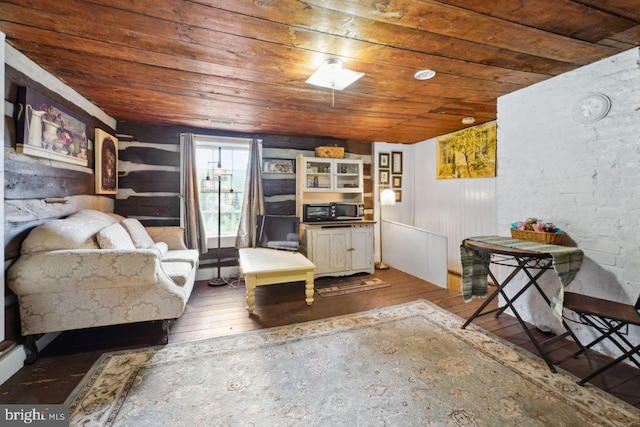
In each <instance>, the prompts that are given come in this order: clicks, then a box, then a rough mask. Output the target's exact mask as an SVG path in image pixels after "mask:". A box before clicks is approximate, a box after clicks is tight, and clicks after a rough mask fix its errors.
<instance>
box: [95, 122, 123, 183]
mask: <svg viewBox="0 0 640 427" xmlns="http://www.w3.org/2000/svg"><path fill="white" fill-rule="evenodd" d="M94 145H95V161H96V164H95V172H96V175H95V176H96V194H116V193H117V192H118V140H117V139H116V137H114V136H112V135H109V134H108V133H107V132H105V131H103V130H102V129H97V128H96V142H95V144H94Z"/></svg>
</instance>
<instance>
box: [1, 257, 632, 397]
mask: <svg viewBox="0 0 640 427" xmlns="http://www.w3.org/2000/svg"><path fill="white" fill-rule="evenodd" d="M375 276H376V277H378V278H380V279H382V280H384V281H387V282H389V283H391V284H392V286H391V287H387V288H380V289H375V290H370V291H366V292H361V293H354V294H349V295H339V296H333V297H328V298H321V297H318V296H316V298H315V302H314V304H313V305H312V306H307V305H306V304H305V303H304V284H303V283H302V282H299V283H287V284H281V285H274V286H263V287H258V288H257V289H256V308H255V315H254V316H249V315H248V314H247V311H246V300H245V290H244V286H243V285H242V284H241V283H234V284H232V285H230V286H223V287H210V286H207V283H206V282H197V283H196V286H195V287H194V291H193V293H192V295H191V298H190V300H189V304H188V306H187V308H186V310H185V312H184V314H183V315H182V317H181V318H180V319H178V320H176V321H175V322H174V324H173V325H172V327H171V331H170V335H169V341H170V342H172V343H177V342H185V341H192V340H202V339H207V338H213V337H218V336H225V335H230V334H236V333H241V332H245V331H250V330H256V329H262V328H269V327H273V326H280V325H286V324H292V323H299V322H305V321H311V320H316V319H324V318H328V317H332V316H340V315H345V314H351V313H355V312H359V311H365V310H370V309H373V308H377V307H383V306H390V305H395V304H401V303H404V302H408V301H413V300H416V299H419V298H423V299H426V300H429V301H432V302H434V303H435V304H437V305H439V306H440V307H442V308H445V309H446V310H448V311H450V312H452V313H454V314H457V315H458V316H460V317H462V318H468V317H469V316H470V315H471V314H472V313H473V312H474V311H475V310H476V309H477V307H479V306H480V304H481V303H482V300H474V301H472V302H470V303H466V304H465V303H464V302H463V301H462V297H461V296H460V295H459V294H457V293H454V292H451V291H448V290H446V289H442V288H440V287H438V286H435V285H433V284H430V283H428V282H425V281H423V280H420V279H417V278H415V277H413V276H410V275H408V274H405V273H402V272H400V271H398V270H395V269H389V270H383V271H376V273H375ZM327 280H330V279H322V281H323V284H324V283H327ZM492 306H493V307H495V304H493V305H492ZM473 324H474V325H476V326H479V327H481V328H483V329H485V330H487V331H489V332H491V333H493V334H495V335H496V336H498V337H500V338H503V339H505V340H507V341H509V342H511V343H513V344H516V345H520V346H522V347H523V348H525V349H527V350H529V351H532V352H535V349H534V346H533V345H532V344H531V343H530V342H529V339H528V337H527V335H526V334H525V333H524V332H523V330H522V328H521V327H520V325H519V324H518V322H517V320H516V319H515V318H513V317H512V316H509V315H502V316H500V317H499V318H495V317H494V316H493V315H486V316H482V317H480V318H478V319H476V320H475V321H474V322H473ZM532 332H533V333H534V334H536V336H540V334H541V333H540V332H539V331H537V330H536V329H535V328H532ZM160 339H161V328H160V322H153V323H144V324H136V325H122V326H115V327H108V328H97V329H92V330H84V331H74V332H65V333H63V334H62V335H61V336H60V337H59V338H57V339H56V340H55V341H54V342H53V343H52V344H51V345H49V347H47V348H46V349H45V350H44V352H43V354H42V356H41V358H40V359H39V360H38V361H37V362H36V363H35V364H34V365H31V366H27V367H24V368H23V369H21V370H20V371H19V372H18V373H17V374H16V375H14V376H13V377H12V378H10V379H9V380H7V381H6V382H5V383H4V384H2V385H1V386H0V403H50V404H54V403H62V402H64V400H65V399H66V398H67V396H68V395H69V394H70V393H71V392H72V391H73V389H74V388H75V386H76V385H77V384H78V383H79V382H80V381H81V379H82V378H83V376H84V375H85V373H86V372H87V371H88V370H89V369H90V368H91V366H92V365H93V364H94V363H95V361H96V360H98V358H99V357H100V355H101V354H102V353H103V352H106V351H113V350H118V349H123V348H136V347H144V346H148V345H156V344H158V343H159V342H160ZM576 349H577V346H575V344H573V343H572V342H570V341H563V342H559V343H556V344H554V345H553V346H551V347H550V350H551V351H550V355H551V358H552V360H554V361H562V363H561V364H560V365H559V367H560V368H562V369H565V370H567V371H569V372H572V373H574V374H575V375H577V376H584V375H585V374H586V373H588V372H589V371H590V370H592V369H594V368H595V366H600V365H601V364H602V363H604V362H605V361H606V360H607V359H606V358H605V357H603V356H601V355H599V354H597V353H594V352H590V354H589V356H588V357H579V358H573V357H570V356H571V354H572V353H573V352H574V351H575V350H576ZM593 384H594V385H596V386H598V387H600V388H602V389H604V390H606V391H609V392H610V393H612V394H613V395H615V396H616V397H618V398H620V399H622V400H624V401H626V402H629V403H631V404H632V405H635V406H637V407H639V408H640V370H638V369H635V368H632V367H630V366H626V365H625V366H620V367H617V368H615V369H612V370H610V371H608V373H606V374H605V375H602V376H601V377H599V378H596V379H594V380H593Z"/></svg>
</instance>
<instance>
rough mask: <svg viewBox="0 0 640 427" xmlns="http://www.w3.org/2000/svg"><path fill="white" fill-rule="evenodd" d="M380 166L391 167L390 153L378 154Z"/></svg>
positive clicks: (381, 167) (382, 167) (383, 167)
mask: <svg viewBox="0 0 640 427" xmlns="http://www.w3.org/2000/svg"><path fill="white" fill-rule="evenodd" d="M378 167H379V168H380V169H389V153H380V154H379V155H378Z"/></svg>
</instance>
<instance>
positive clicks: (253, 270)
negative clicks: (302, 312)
mask: <svg viewBox="0 0 640 427" xmlns="http://www.w3.org/2000/svg"><path fill="white" fill-rule="evenodd" d="M238 252H239V254H240V271H241V272H242V275H243V276H244V281H245V285H246V288H247V311H248V312H249V314H251V313H253V308H254V303H255V299H256V298H255V290H256V286H265V285H274V284H277V283H287V282H297V281H304V282H305V296H306V298H305V302H306V303H307V305H311V304H313V286H314V284H313V273H314V270H315V268H316V266H315V265H314V264H313V263H312V262H311V261H309V260H308V259H307V258H306V257H305V256H304V255H302V254H301V253H298V252H289V251H282V250H277V249H266V248H242V249H240V250H239V251H238Z"/></svg>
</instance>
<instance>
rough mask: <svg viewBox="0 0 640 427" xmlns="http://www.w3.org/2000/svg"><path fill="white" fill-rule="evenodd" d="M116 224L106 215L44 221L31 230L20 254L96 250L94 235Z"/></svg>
mask: <svg viewBox="0 0 640 427" xmlns="http://www.w3.org/2000/svg"><path fill="white" fill-rule="evenodd" d="M118 221H119V220H118V219H117V218H116V217H115V216H112V215H110V214H107V213H104V212H100V211H95V210H91V209H86V210H82V211H79V212H76V213H74V214H73V215H70V216H68V217H67V218H65V219H54V220H51V221H47V222H46V223H44V224H41V225H39V226H37V227H36V228H34V229H33V230H31V232H30V233H29V235H28V236H27V238H26V239H24V241H23V242H22V247H21V249H20V253H21V254H29V253H35V252H44V251H55V250H60V249H98V243H97V242H96V233H97V232H98V231H100V230H101V229H103V228H104V227H106V226H108V225H110V224H113V223H116V222H118Z"/></svg>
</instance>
